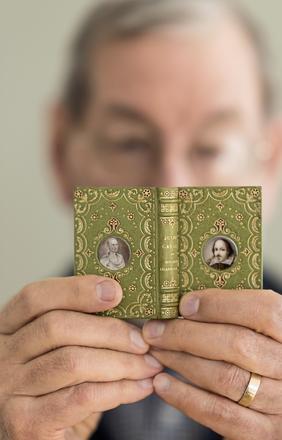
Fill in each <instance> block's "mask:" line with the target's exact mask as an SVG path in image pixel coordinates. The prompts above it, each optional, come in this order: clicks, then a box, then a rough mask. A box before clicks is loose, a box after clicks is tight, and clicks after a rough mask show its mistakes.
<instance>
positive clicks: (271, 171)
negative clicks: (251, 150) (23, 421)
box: [258, 115, 282, 215]
mask: <svg viewBox="0 0 282 440" xmlns="http://www.w3.org/2000/svg"><path fill="white" fill-rule="evenodd" d="M258 155H259V159H260V160H261V162H262V165H263V174H264V176H263V187H264V200H265V202H266V205H267V211H266V214H267V215H269V212H270V213H272V211H273V208H274V207H275V204H276V201H277V197H278V191H279V188H280V183H281V177H282V176H281V172H282V115H281V116H279V117H276V118H274V119H273V120H271V121H270V122H269V124H268V125H267V128H266V135H265V142H263V144H262V146H261V149H260V151H259V152H258Z"/></svg>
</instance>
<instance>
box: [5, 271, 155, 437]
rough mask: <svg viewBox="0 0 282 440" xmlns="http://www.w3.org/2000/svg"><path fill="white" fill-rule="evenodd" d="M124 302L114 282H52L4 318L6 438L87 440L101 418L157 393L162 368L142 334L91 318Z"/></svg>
mask: <svg viewBox="0 0 282 440" xmlns="http://www.w3.org/2000/svg"><path fill="white" fill-rule="evenodd" d="M121 297H122V291H121V288H120V286H119V284H118V283H117V282H115V281H113V280H111V279H109V278H102V277H98V276H95V275H90V276H83V277H70V278H52V279H49V280H44V281H41V282H36V283H33V284H29V285H28V286H26V287H24V288H23V289H22V290H21V291H20V292H19V294H18V295H16V296H15V297H14V298H13V299H12V300H11V301H10V302H9V303H8V304H7V305H6V307H5V308H4V309H3V310H2V311H1V312H0V438H1V439H5V440H6V439H12V440H14V439H15V440H18V439H19V440H22V439H23V440H25V439H28V440H33V439H38V440H41V439H46V440H47V439H48V440H53V439H54V440H61V439H62V440H63V439H64V440H65V439H72V440H76V439H79V440H81V439H87V438H88V437H89V435H90V433H91V431H93V430H95V429H96V425H97V423H98V418H99V413H100V412H102V411H105V410H108V409H111V408H114V407H117V406H118V405H120V404H122V403H131V402H135V401H138V400H141V399H143V398H145V397H147V396H148V395H150V394H151V393H152V391H153V386H152V379H151V377H153V376H155V375H156V374H157V373H158V372H160V370H161V369H162V367H161V365H160V364H158V362H157V361H156V360H155V359H154V358H152V357H151V356H150V355H148V354H146V352H147V351H148V349H149V346H148V345H147V344H146V343H145V342H144V341H143V339H142V336H141V333H140V331H139V329H138V328H137V327H134V326H133V325H130V324H128V323H126V322H124V321H121V320H119V319H115V318H105V317H101V316H95V315H92V313H94V312H101V311H105V310H107V309H111V308H113V307H115V306H116V305H117V304H118V303H119V302H120V300H121Z"/></svg>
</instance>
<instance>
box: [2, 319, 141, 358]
mask: <svg viewBox="0 0 282 440" xmlns="http://www.w3.org/2000/svg"><path fill="white" fill-rule="evenodd" d="M5 337H6V338H7V340H6V344H5V347H4V348H5V350H4V348H3V353H2V355H3V356H7V352H8V354H9V358H10V359H13V360H16V361H20V362H27V361H29V360H31V359H33V358H35V357H38V356H40V355H42V354H43V353H46V352H48V351H50V350H54V349H55V348H59V347H64V346H70V345H75V346H85V347H96V348H108V349H113V350H118V351H126V352H129V353H145V352H146V351H147V350H148V348H149V346H148V344H146V343H145V341H144V340H143V338H142V336H141V331H140V330H139V329H138V328H137V327H135V326H133V325H131V324H128V323H126V322H125V321H122V320H120V319H115V318H108V317H102V316H94V315H90V314H86V313H80V312H71V311H65V310H53V311H51V312H47V313H45V314H44V315H42V316H40V317H39V318H36V319H34V320H33V321H32V322H30V323H28V324H26V325H25V326H24V327H22V328H21V329H19V330H18V331H17V332H16V333H14V334H13V335H10V336H8V337H7V336H5ZM4 351H5V353H4Z"/></svg>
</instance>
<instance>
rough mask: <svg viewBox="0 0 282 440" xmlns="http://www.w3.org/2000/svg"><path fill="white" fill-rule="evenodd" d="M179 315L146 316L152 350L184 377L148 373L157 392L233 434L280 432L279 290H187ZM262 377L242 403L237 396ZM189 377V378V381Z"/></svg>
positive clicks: (252, 437) (266, 438) (250, 439)
mask: <svg viewBox="0 0 282 440" xmlns="http://www.w3.org/2000/svg"><path fill="white" fill-rule="evenodd" d="M180 313H181V315H182V316H183V318H184V319H175V320H171V321H164V320H163V321H150V322H147V323H146V324H145V326H144V329H143V334H144V338H145V340H146V341H147V342H148V343H149V344H150V345H151V346H152V350H151V353H152V354H153V356H155V357H156V358H157V359H158V360H159V361H160V362H161V363H162V364H163V365H165V366H166V367H168V368H170V369H172V370H174V371H176V372H178V373H179V374H180V375H181V376H182V378H183V379H182V380H179V379H177V378H175V377H172V376H171V375H169V374H166V373H160V374H158V375H157V376H156V377H155V379H154V387H155V391H156V393H157V394H158V395H159V396H160V397H161V398H162V399H164V400H165V401H166V402H167V403H169V404H170V405H172V406H174V407H176V408H178V409H179V410H181V411H182V412H183V413H184V414H186V415H187V416H188V417H191V418H192V419H194V420H196V421H197V422H199V423H201V424H203V425H205V426H207V427H209V428H211V429H212V430H213V431H216V432H218V433H219V434H220V435H222V436H224V437H227V438H229V439H232V440H258V439H261V440H270V439H271V440H281V438H282V297H281V296H280V295H279V294H277V293H275V292H272V291H266V290H245V291H244V290H241V291H234V290H222V289H209V290H206V291H198V292H193V293H189V294H187V295H185V296H184V297H183V298H182V300H181V303H180ZM251 373H256V374H258V375H260V376H262V378H261V383H260V386H259V389H258V391H257V394H256V396H255V398H254V399H253V401H252V402H251V404H250V406H249V407H248V408H246V407H244V406H241V405H240V404H239V403H238V401H239V400H240V399H241V397H242V395H243V394H244V392H245V390H246V388H247V386H248V383H249V380H250V376H251ZM187 382H189V383H187Z"/></svg>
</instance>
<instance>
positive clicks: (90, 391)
mask: <svg viewBox="0 0 282 440" xmlns="http://www.w3.org/2000/svg"><path fill="white" fill-rule="evenodd" d="M264 61H265V60H264V58H263V51H262V48H261V46H260V45H259V43H258V40H257V38H256V37H255V35H254V33H253V31H252V30H251V28H250V27H249V25H247V23H246V21H245V20H244V19H243V17H242V16H241V15H238V13H237V12H235V10H233V8H232V7H231V6H226V4H225V2H222V1H220V0H217V1H216V0H214V1H211V0H177V1H172V0H154V1H152V0H119V1H117V0H112V1H108V0H103V1H102V2H101V4H100V6H99V7H98V9H97V10H95V11H94V13H93V14H90V16H89V20H88V22H87V23H86V24H85V26H84V27H83V29H82V31H81V33H80V35H79V36H78V38H77V40H76V44H75V47H74V52H73V60H72V65H71V66H70V75H69V80H68V83H67V86H66V89H65V93H64V97H63V98H64V99H63V100H62V101H61V102H60V103H59V104H58V105H57V107H56V109H55V110H54V114H53V138H52V160H53V165H54V169H55V170H56V174H57V178H58V182H59V186H60V189H61V191H62V194H63V196H64V198H65V200H66V201H67V202H68V203H71V200H72V191H73V187H74V186H75V185H101V186H105V185H152V186H161V185H162V186H182V185H224V184H226V185H237V184H238V185H243V184H252V185H256V184H262V185H263V189H264V199H265V202H266V209H265V213H266V214H268V213H269V212H270V211H271V208H272V206H273V203H274V202H275V195H276V190H277V181H278V173H279V165H280V158H281V148H280V146H279V140H280V123H279V121H275V119H274V118H273V117H272V115H271V107H272V106H271V103H272V101H271V95H270V92H269V81H268V77H267V69H266V66H265V65H264ZM120 299H121V289H120V287H119V285H118V284H117V283H115V282H114V281H111V280H109V279H108V280H106V279H104V278H101V277H95V276H89V277H67V278H65V279H64V278H54V279H50V280H45V281H42V282H38V283H31V284H30V285H28V286H26V287H24V288H23V289H22V290H21V292H19V294H18V295H17V296H16V297H15V298H14V299H13V300H12V301H11V302H10V303H9V304H7V306H6V307H5V309H4V310H3V311H2V312H1V315H0V333H1V338H0V344H1V350H0V353H1V357H0V362H1V369H0V371H1V379H2V380H1V382H0V394H1V399H0V416H1V417H0V432H1V436H2V438H7V439H8V438H12V439H27V438H28V439H31V438H33V439H35V438H36V439H47V438H48V439H51V440H52V439H56V440H57V439H59V440H61V439H86V438H88V437H89V435H90V434H91V432H96V435H97V436H98V438H100V439H108V440H111V439H117V438H119V439H139V438H140V439H141V438H142V439H143V438H144V439H153V438H154V439H159V438H162V439H171V438H175V439H184V438H185V439H188V438H194V439H195V438H197V439H210V438H220V437H221V436H222V437H226V438H229V439H234V440H252V439H272V440H278V439H281V437H282V400H281V396H282V380H281V379H282V366H281V359H282V325H281V322H282V320H281V314H282V312H281V310H282V306H281V305H282V300H281V298H280V295H279V294H278V293H275V292H269V291H264V290H262V291H256V290H251V291H248V292H246V291H236V292H235V291H228V292H227V291H223V290H218V289H212V290H208V291H203V292H194V293H191V294H189V295H186V296H184V298H183V299H182V301H181V305H180V313H181V314H182V316H183V318H184V319H179V320H171V321H169V322H158V321H153V322H148V323H146V324H145V326H144V328H143V331H142V334H141V332H140V330H138V328H137V327H134V326H133V325H131V324H129V323H126V322H123V321H120V320H115V319H111V318H104V317H100V316H93V315H92V313H93V312H98V311H102V310H106V309H109V308H112V307H114V306H115V305H117V304H118V303H119V301H120ZM149 347H150V354H148V350H149ZM162 365H163V366H165V367H168V368H170V369H171V371H172V372H173V373H172V374H170V373H169V374H168V373H163V372H161V370H162ZM178 374H180V376H179V375H178ZM250 378H251V383H250V384H249V382H250ZM250 385H251V386H252V387H253V389H254V391H255V392H253V393H251V392H250V391H251V386H250ZM246 389H247V391H248V392H247V393H246V392H245V390H246ZM153 391H154V394H153ZM149 395H151V397H150V398H148V399H146V400H143V401H142V399H144V398H145V397H148V396H149ZM157 396H158V397H157ZM242 397H243V399H242ZM132 402H138V403H135V404H131V405H128V406H127V405H122V406H120V407H119V408H117V409H116V410H113V411H109V412H107V410H110V409H111V408H116V407H118V406H119V405H120V404H126V403H127V404H130V403H132ZM164 402H167V404H165V403H164ZM175 408H177V409H179V410H180V411H177V410H176V409H175ZM105 411H106V412H105ZM103 412H105V413H104V414H103V415H102V416H101V413H103ZM101 417H102V419H101V420H100V418H101ZM192 420H194V421H196V422H198V423H199V424H197V423H195V422H193V421H192ZM206 427H207V428H210V429H211V431H209V430H208V429H207V428H206ZM212 431H214V432H217V433H218V435H219V437H218V436H217V435H216V434H215V433H214V434H213V432H212Z"/></svg>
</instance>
